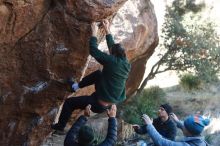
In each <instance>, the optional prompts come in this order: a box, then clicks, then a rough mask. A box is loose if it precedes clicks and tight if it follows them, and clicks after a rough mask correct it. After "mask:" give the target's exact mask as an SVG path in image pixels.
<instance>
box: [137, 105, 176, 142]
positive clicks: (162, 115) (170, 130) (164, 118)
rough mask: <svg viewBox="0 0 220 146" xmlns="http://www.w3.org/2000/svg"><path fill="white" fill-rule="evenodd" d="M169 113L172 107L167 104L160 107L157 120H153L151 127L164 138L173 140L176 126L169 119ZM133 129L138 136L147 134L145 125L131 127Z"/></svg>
mask: <svg viewBox="0 0 220 146" xmlns="http://www.w3.org/2000/svg"><path fill="white" fill-rule="evenodd" d="M171 113H172V107H171V106H170V105H169V104H168V103H166V104H162V105H160V108H159V110H158V118H156V119H154V120H153V125H154V127H155V129H156V130H157V131H158V132H159V133H160V134H161V135H162V136H163V137H164V138H167V139H170V140H175V137H176V132H177V128H176V124H175V123H174V122H173V120H171V119H170V117H169V115H170V114H171ZM133 128H134V130H135V132H136V133H138V134H146V133H147V130H146V128H145V125H142V126H139V125H133Z"/></svg>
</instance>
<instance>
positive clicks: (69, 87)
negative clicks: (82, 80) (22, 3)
mask: <svg viewBox="0 0 220 146" xmlns="http://www.w3.org/2000/svg"><path fill="white" fill-rule="evenodd" d="M74 83H76V82H75V80H74V79H73V78H68V79H67V80H66V84H67V91H69V92H72V93H73V92H76V91H75V90H74V88H73V87H72V86H73V84H74Z"/></svg>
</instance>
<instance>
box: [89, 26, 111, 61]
mask: <svg viewBox="0 0 220 146" xmlns="http://www.w3.org/2000/svg"><path fill="white" fill-rule="evenodd" d="M91 28H92V37H91V38H90V41H89V46H90V50H89V52H90V55H91V56H92V57H94V58H95V59H96V60H97V61H98V62H99V63H100V64H102V65H105V64H107V63H108V62H113V57H112V56H110V55H108V54H107V53H104V52H102V51H100V50H99V49H98V44H97V37H96V35H97V31H98V26H97V25H96V24H95V23H94V22H93V23H92V25H91Z"/></svg>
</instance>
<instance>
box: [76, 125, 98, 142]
mask: <svg viewBox="0 0 220 146" xmlns="http://www.w3.org/2000/svg"><path fill="white" fill-rule="evenodd" d="M93 140H94V132H93V130H92V128H91V127H89V126H83V127H81V128H80V130H79V135H78V141H79V143H80V144H81V145H88V144H91V143H92V142H93Z"/></svg>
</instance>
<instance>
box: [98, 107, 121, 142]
mask: <svg viewBox="0 0 220 146" xmlns="http://www.w3.org/2000/svg"><path fill="white" fill-rule="evenodd" d="M116 111H117V108H116V105H112V107H111V109H110V110H108V112H107V114H108V116H109V119H108V133H107V136H106V138H105V140H104V141H103V142H102V143H101V144H99V145H98V146H114V145H115V144H116V141H117V120H116V118H115V116H116Z"/></svg>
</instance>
